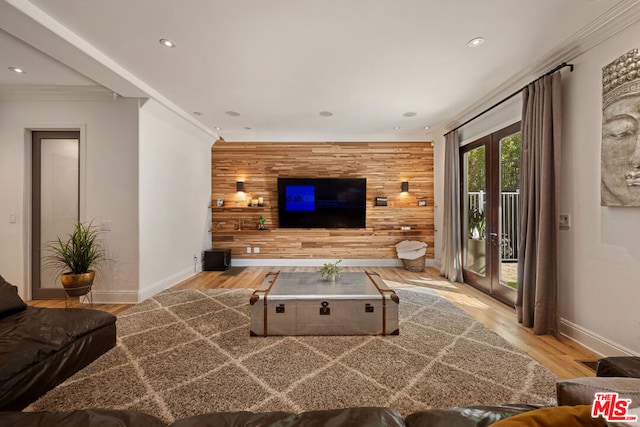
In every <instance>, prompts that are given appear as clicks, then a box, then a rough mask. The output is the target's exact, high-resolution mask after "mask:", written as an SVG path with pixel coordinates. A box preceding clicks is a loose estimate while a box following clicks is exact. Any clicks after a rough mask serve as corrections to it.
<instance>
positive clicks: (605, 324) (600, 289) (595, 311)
mask: <svg viewBox="0 0 640 427" xmlns="http://www.w3.org/2000/svg"><path fill="white" fill-rule="evenodd" d="M639 45H640V23H637V24H634V25H633V26H632V27H629V28H627V29H626V30H624V31H623V32H621V33H619V34H618V35H616V36H614V37H612V38H611V39H609V40H607V41H606V42H604V43H602V44H601V45H599V46H597V47H595V48H593V49H591V50H590V51H588V52H587V53H585V54H584V55H582V56H580V57H578V58H576V59H575V60H573V61H571V62H572V63H573V64H575V71H574V72H573V73H571V74H568V73H563V111H564V120H563V135H564V137H563V149H562V165H563V166H562V167H563V174H562V195H561V204H560V211H561V213H569V214H570V215H571V222H572V224H571V228H570V229H569V230H567V231H561V232H560V253H561V255H560V259H559V262H560V296H559V297H560V312H561V315H562V318H563V319H564V321H563V332H565V333H567V334H569V335H570V336H574V337H576V338H577V339H579V340H580V341H582V342H583V343H585V344H587V345H588V346H590V347H592V348H594V349H596V350H597V351H600V352H603V353H605V354H607V355H614V354H628V353H635V354H640V309H639V308H638V307H639V302H640V207H636V208H629V207H627V208H622V207H601V206H600V146H601V135H602V95H601V92H602V67H603V66H605V65H607V64H609V63H610V62H611V61H613V60H614V59H616V58H617V57H619V56H620V55H622V54H624V53H626V52H628V51H629V50H631V49H633V48H635V47H637V46H639Z"/></svg>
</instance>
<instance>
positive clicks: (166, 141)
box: [139, 100, 214, 299]
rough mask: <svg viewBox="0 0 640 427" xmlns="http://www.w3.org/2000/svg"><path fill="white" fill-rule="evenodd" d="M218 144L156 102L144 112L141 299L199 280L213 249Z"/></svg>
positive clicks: (141, 169)
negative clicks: (189, 279) (191, 278)
mask: <svg viewBox="0 0 640 427" xmlns="http://www.w3.org/2000/svg"><path fill="white" fill-rule="evenodd" d="M213 141H214V138H213V137H211V136H210V135H207V134H205V133H204V132H202V131H200V130H199V129H197V128H195V127H194V126H192V125H190V124H188V123H187V122H186V121H184V120H183V119H181V118H179V117H178V116H176V115H175V114H174V113H172V112H170V111H169V110H167V109H166V108H165V107H163V106H162V105H160V104H159V103H157V102H156V101H153V100H148V101H147V102H146V103H145V104H144V105H143V106H142V107H141V108H140V175H139V176H140V182H139V186H140V299H144V298H147V297H149V296H151V295H153V294H155V293H156V292H158V291H160V290H163V289H166V288H168V287H170V286H172V285H174V284H175V283H177V282H179V281H180V280H183V279H185V278H186V277H189V276H190V275H192V274H194V272H195V271H194V259H193V258H194V256H197V258H198V260H200V259H201V255H202V251H203V250H204V249H208V248H210V247H211V235H210V234H209V229H210V227H211V216H210V211H209V206H210V204H211V145H212V144H213ZM197 264H198V271H200V269H201V264H200V262H198V263H197Z"/></svg>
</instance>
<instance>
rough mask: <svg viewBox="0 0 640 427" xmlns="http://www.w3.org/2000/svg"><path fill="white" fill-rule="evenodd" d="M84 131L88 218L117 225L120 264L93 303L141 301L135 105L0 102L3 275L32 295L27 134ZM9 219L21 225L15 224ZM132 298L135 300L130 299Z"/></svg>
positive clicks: (112, 244) (111, 246)
mask: <svg viewBox="0 0 640 427" xmlns="http://www.w3.org/2000/svg"><path fill="white" fill-rule="evenodd" d="M70 128H75V129H78V128H79V129H81V144H83V146H84V148H85V152H84V154H81V169H84V170H85V171H86V180H85V182H84V183H82V184H81V187H84V188H85V194H84V203H83V206H82V207H81V212H83V213H84V216H85V218H83V219H92V218H96V219H98V220H100V221H101V220H109V221H111V231H110V232H108V233H106V235H105V243H106V246H107V249H108V250H109V252H110V255H111V257H112V258H113V259H114V263H112V264H110V265H108V266H107V267H106V268H105V270H104V274H103V275H99V276H98V277H97V279H96V284H95V288H94V300H96V301H98V300H100V299H101V298H102V296H105V297H106V298H107V299H111V300H120V301H127V300H135V296H136V295H137V288H138V222H137V221H138V192H137V188H138V173H137V170H138V168H137V164H138V144H137V138H138V113H137V100H126V99H122V98H119V99H117V100H115V101H114V100H108V101H94V102H80V101H75V102H71V101H3V102H0V274H2V275H3V276H4V277H5V279H7V280H8V281H9V282H11V283H13V284H15V285H17V286H18V288H19V289H20V295H21V296H22V297H23V298H25V299H28V298H29V297H30V290H29V289H28V287H29V286H30V273H29V268H30V266H29V262H30V259H29V258H30V257H29V254H28V251H29V236H30V205H31V202H30V200H29V195H30V178H29V175H30V166H29V164H30V149H29V146H28V145H29V144H28V143H27V138H26V137H25V129H49V130H55V129H70ZM11 214H16V215H17V222H16V223H14V224H12V223H10V222H9V216H10V215H11ZM132 297H133V299H132Z"/></svg>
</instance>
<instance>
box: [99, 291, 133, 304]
mask: <svg viewBox="0 0 640 427" xmlns="http://www.w3.org/2000/svg"><path fill="white" fill-rule="evenodd" d="M91 293H92V296H93V302H94V303H96V304H136V303H137V302H139V301H138V292H137V291H95V290H93V291H91Z"/></svg>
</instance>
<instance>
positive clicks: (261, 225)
mask: <svg viewBox="0 0 640 427" xmlns="http://www.w3.org/2000/svg"><path fill="white" fill-rule="evenodd" d="M266 220H267V218H265V217H263V216H260V218H258V230H264V222H265V221H266Z"/></svg>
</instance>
